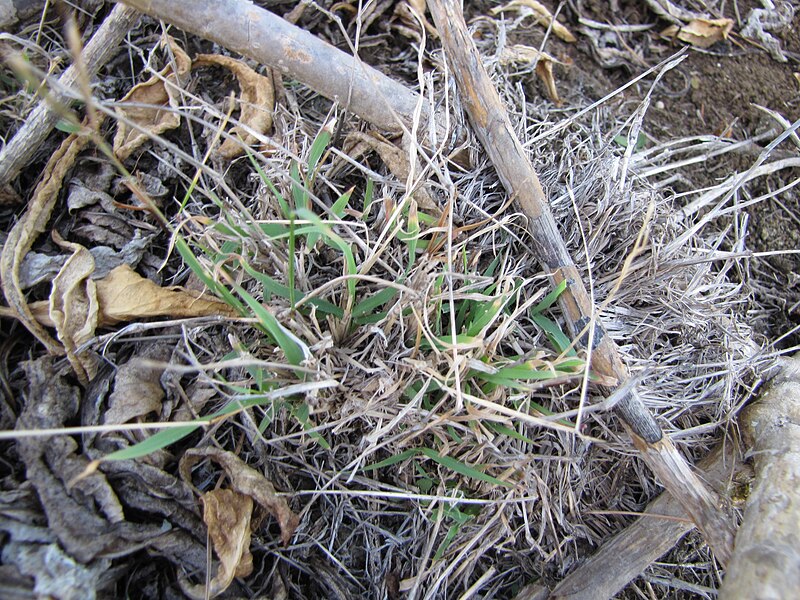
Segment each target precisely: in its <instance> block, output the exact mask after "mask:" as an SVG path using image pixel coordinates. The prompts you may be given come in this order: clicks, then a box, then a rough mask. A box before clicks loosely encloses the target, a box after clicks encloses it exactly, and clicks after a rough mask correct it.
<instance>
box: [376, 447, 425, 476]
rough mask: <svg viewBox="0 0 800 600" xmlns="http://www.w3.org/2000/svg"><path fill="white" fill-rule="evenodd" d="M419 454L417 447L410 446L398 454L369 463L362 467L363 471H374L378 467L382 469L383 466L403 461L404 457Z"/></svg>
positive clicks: (407, 457)
mask: <svg viewBox="0 0 800 600" xmlns="http://www.w3.org/2000/svg"><path fill="white" fill-rule="evenodd" d="M416 454H419V449H418V448H411V449H410V450H403V451H402V452H401V453H400V454H395V455H394V456H390V457H389V458H385V459H383V460H382V461H379V462H376V463H375V464H374V465H369V466H368V467H364V470H365V471H376V470H378V469H383V468H384V467H391V466H392V465H396V464H397V463H399V462H403V461H404V460H406V459H409V458H411V457H412V456H415V455H416Z"/></svg>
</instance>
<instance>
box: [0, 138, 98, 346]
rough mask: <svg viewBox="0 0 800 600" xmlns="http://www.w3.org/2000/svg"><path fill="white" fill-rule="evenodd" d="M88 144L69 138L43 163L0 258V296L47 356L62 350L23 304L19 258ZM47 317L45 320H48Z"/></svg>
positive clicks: (44, 223)
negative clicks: (0, 278) (80, 153)
mask: <svg viewBox="0 0 800 600" xmlns="http://www.w3.org/2000/svg"><path fill="white" fill-rule="evenodd" d="M88 141H89V136H79V135H76V134H73V135H70V136H69V137H68V138H67V139H65V140H64V141H63V142H62V143H61V146H59V148H58V150H56V151H55V153H54V154H53V155H52V156H51V157H50V160H48V161H47V165H46V166H45V168H44V172H43V173H42V179H41V180H40V182H39V184H38V185H37V186H36V190H35V191H34V193H33V196H32V198H31V200H30V202H29V204H28V209H27V210H26V211H25V214H24V215H23V216H22V218H21V219H20V220H19V221H17V223H16V225H14V227H13V228H12V229H11V231H10V232H9V234H8V238H7V239H6V242H5V243H4V244H3V250H2V255H0V277H2V286H3V294H5V297H6V301H7V302H8V305H9V308H10V309H11V310H12V311H13V313H14V314H13V316H15V317H17V318H18V319H19V320H20V321H21V322H22V324H23V325H24V326H25V328H26V329H27V330H28V331H30V332H31V333H32V334H33V335H34V336H36V339H38V340H39V341H40V342H41V343H42V344H44V346H45V347H46V348H47V351H48V352H50V354H58V355H63V354H64V349H63V348H62V347H61V345H60V344H59V343H58V342H57V341H56V340H54V339H53V337H52V336H51V335H50V334H49V333H48V332H47V331H46V330H45V328H44V327H43V326H42V325H41V320H40V319H38V318H37V317H36V316H35V315H34V313H33V312H32V310H31V308H29V307H28V305H27V304H26V302H25V294H23V293H22V288H21V286H20V281H19V269H20V265H21V264H22V259H23V258H25V255H26V254H27V253H28V251H29V250H30V249H31V247H32V246H33V242H34V241H35V240H36V238H37V237H38V236H39V234H40V233H42V232H43V231H45V228H46V227H47V222H48V221H49V220H50V215H51V213H52V212H53V208H54V207H55V205H56V201H57V200H58V193H59V191H60V190H61V186H62V183H63V181H64V176H65V175H66V173H67V171H69V169H70V168H71V167H72V164H73V163H74V162H75V158H76V157H77V156H78V153H79V152H80V151H81V150H82V149H83V147H84V146H85V145H86V144H87V142H88ZM48 318H49V317H48Z"/></svg>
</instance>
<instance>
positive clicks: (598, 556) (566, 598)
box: [548, 442, 744, 600]
mask: <svg viewBox="0 0 800 600" xmlns="http://www.w3.org/2000/svg"><path fill="white" fill-rule="evenodd" d="M736 454H737V453H736V451H735V448H734V444H732V443H730V442H728V443H723V444H721V445H720V446H719V447H718V448H717V449H716V450H714V451H713V452H712V453H711V454H709V455H708V456H707V457H706V458H705V459H703V460H702V461H701V462H700V464H699V465H698V467H699V468H700V471H701V472H702V474H703V479H704V480H705V481H706V482H707V483H708V484H709V485H711V486H712V487H714V488H716V489H722V490H724V489H725V488H726V487H727V485H728V482H729V481H730V480H731V479H732V478H733V477H734V476H735V474H736V473H737V472H738V471H741V470H742V469H743V468H744V464H743V463H742V461H741V460H739V459H738V457H737V456H736ZM645 513H647V514H646V516H642V517H639V518H638V519H637V520H636V521H634V523H633V524H631V525H630V526H629V527H627V528H626V529H624V530H623V531H621V532H620V533H618V534H617V535H616V536H614V537H613V538H611V539H610V540H609V541H608V542H606V543H605V544H603V546H602V547H601V548H600V550H598V551H597V552H596V553H595V554H593V555H592V557H591V558H590V559H589V560H587V561H586V562H585V563H583V564H582V565H581V566H580V567H578V568H577V569H576V570H575V571H573V572H572V573H570V574H569V576H567V577H566V578H564V579H563V580H562V581H561V583H559V584H558V585H557V586H556V587H555V589H554V590H553V591H552V593H551V594H550V596H549V597H548V598H549V600H605V599H606V598H611V597H613V596H614V595H615V594H617V592H619V591H620V590H621V589H622V588H624V587H625V586H626V585H628V583H630V582H631V581H632V580H633V579H634V578H635V577H636V576H637V575H639V574H640V573H642V572H643V571H644V570H645V569H646V568H647V567H648V566H649V565H650V564H651V563H653V562H654V561H656V560H658V559H659V558H660V557H661V556H663V555H664V554H665V553H667V552H668V551H669V550H671V549H672V548H673V546H675V545H676V544H677V543H678V542H679V541H680V540H681V539H682V538H683V536H685V535H686V534H687V533H689V532H690V531H691V530H692V529H694V524H693V523H691V522H690V521H688V520H686V519H685V513H684V510H683V507H682V506H681V504H680V503H679V502H678V501H677V500H675V498H673V497H672V496H671V495H670V494H668V493H667V492H664V493H663V494H661V495H660V496H659V497H658V498H656V499H655V500H653V501H652V502H651V503H650V504H649V505H648V506H647V509H645ZM663 517H667V518H663ZM670 517H671V518H670ZM681 517H683V518H681Z"/></svg>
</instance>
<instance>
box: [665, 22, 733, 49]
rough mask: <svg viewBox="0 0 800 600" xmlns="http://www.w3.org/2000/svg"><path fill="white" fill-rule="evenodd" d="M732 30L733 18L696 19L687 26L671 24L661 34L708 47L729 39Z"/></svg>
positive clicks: (700, 46) (701, 46)
mask: <svg viewBox="0 0 800 600" xmlns="http://www.w3.org/2000/svg"><path fill="white" fill-rule="evenodd" d="M732 30H733V19H694V20H692V21H690V22H689V24H688V25H686V26H685V27H678V26H677V25H670V26H669V27H667V28H666V29H665V30H664V31H662V32H661V35H663V36H664V37H668V38H678V39H679V40H681V41H682V42H686V43H687V44H691V45H692V46H697V47H698V48H708V47H710V46H713V45H714V44H716V43H717V42H721V41H722V40H726V39H728V35H729V34H730V32H731V31H732Z"/></svg>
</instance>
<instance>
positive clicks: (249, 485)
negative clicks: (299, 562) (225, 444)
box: [180, 447, 300, 545]
mask: <svg viewBox="0 0 800 600" xmlns="http://www.w3.org/2000/svg"><path fill="white" fill-rule="evenodd" d="M204 458H209V459H211V460H213V461H214V462H216V463H217V464H219V465H220V466H221V467H222V468H223V470H224V471H225V474H226V475H227V476H228V478H229V479H230V480H231V488H232V489H234V490H235V491H237V492H239V493H240V494H245V495H247V496H250V497H251V498H253V500H255V501H256V502H258V503H259V504H260V505H261V506H262V507H264V508H265V509H266V510H267V511H268V512H269V513H270V514H271V515H272V516H273V517H275V519H276V520H277V521H278V525H279V526H280V528H281V540H282V541H283V544H284V545H288V544H289V541H290V540H291V539H292V536H293V535H294V530H295V529H297V526H298V525H299V523H300V519H299V517H298V516H297V515H296V514H294V513H293V512H292V509H290V508H289V505H288V504H287V502H286V499H285V498H283V497H282V496H278V494H277V492H276V491H275V488H274V487H273V486H272V484H271V483H270V482H269V481H267V479H266V478H265V477H264V476H263V475H262V474H261V473H259V472H258V471H256V470H255V469H253V468H251V467H249V466H247V464H245V463H244V461H242V460H241V459H240V458H238V457H237V456H236V455H235V454H233V453H232V452H228V451H226V450H220V449H218V448H212V447H206V448H192V449H189V450H187V451H186V453H185V454H184V455H183V457H182V458H181V462H180V473H181V478H182V479H183V480H184V481H185V482H187V483H191V481H192V474H191V470H192V467H193V466H194V465H196V464H197V463H198V462H200V461H201V460H202V459H204Z"/></svg>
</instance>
